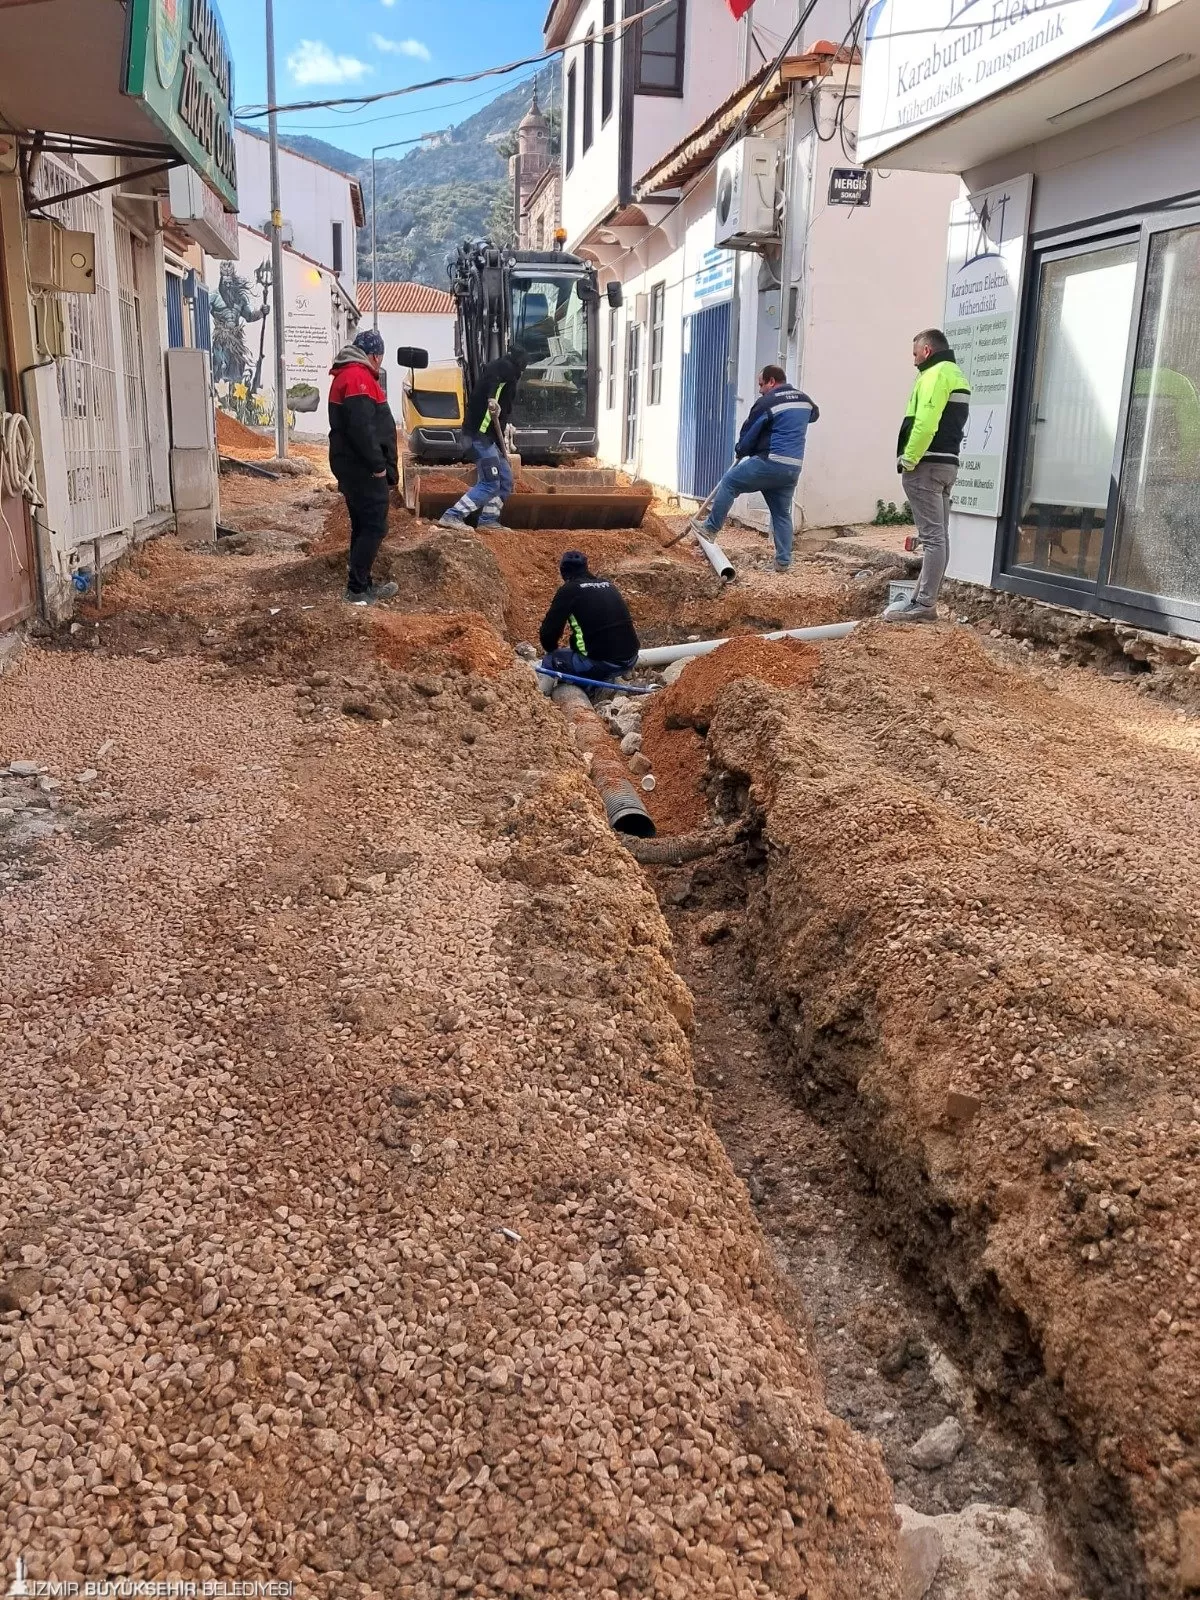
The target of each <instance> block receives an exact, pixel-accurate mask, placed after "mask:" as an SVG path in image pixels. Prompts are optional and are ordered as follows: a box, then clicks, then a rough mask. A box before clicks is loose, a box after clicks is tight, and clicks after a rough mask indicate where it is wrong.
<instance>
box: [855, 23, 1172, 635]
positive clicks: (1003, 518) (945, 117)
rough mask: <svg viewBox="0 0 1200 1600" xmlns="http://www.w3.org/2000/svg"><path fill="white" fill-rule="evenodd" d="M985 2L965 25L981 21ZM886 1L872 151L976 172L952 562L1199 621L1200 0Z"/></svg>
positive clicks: (1030, 591)
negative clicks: (966, 395) (953, 18)
mask: <svg viewBox="0 0 1200 1600" xmlns="http://www.w3.org/2000/svg"><path fill="white" fill-rule="evenodd" d="M969 22H970V18H969V17H967V18H966V19H965V23H969ZM965 23H964V25H963V26H961V27H957V28H949V27H946V26H945V17H944V15H943V13H942V11H941V10H940V9H938V8H936V7H934V6H932V5H931V4H930V0H884V3H883V4H881V5H878V6H876V7H875V8H874V9H873V11H872V16H871V26H870V28H869V29H868V30H867V37H866V41H865V61H864V79H863V103H862V113H861V127H862V133H861V139H862V148H863V154H864V155H865V156H866V157H867V158H868V159H869V160H870V161H871V162H872V163H873V164H877V165H878V166H880V167H882V168H886V169H888V170H889V171H891V172H892V173H893V174H894V175H893V176H892V178H891V179H889V182H890V183H895V182H896V181H897V180H898V178H899V176H900V174H899V173H898V172H897V170H896V169H911V170H913V171H921V172H927V173H936V172H954V173H961V174H962V176H963V179H964V180H965V183H966V185H967V188H968V190H969V191H970V198H969V200H966V201H964V202H962V203H961V206H960V208H959V211H958V213H957V216H956V219H955V223H954V226H953V227H952V229H951V233H950V248H949V260H948V265H947V268H946V276H945V289H944V296H943V302H944V310H943V311H942V313H941V315H940V316H939V318H938V320H939V321H944V322H945V323H946V325H947V332H948V333H949V334H950V336H951V341H952V343H954V344H955V346H956V348H957V349H958V353H959V356H960V360H961V361H962V364H963V365H964V367H965V368H966V370H967V372H968V375H969V376H970V377H971V379H972V387H973V391H974V402H975V403H974V405H973V406H972V413H971V425H970V429H969V431H968V435H967V442H968V446H969V454H968V455H967V456H965V457H964V466H963V471H962V473H961V474H960V477H959V483H958V486H957V489H956V493H955V500H954V504H955V511H954V513H953V514H952V518H951V539H950V547H951V565H950V572H951V575H952V576H955V577H959V578H962V579H967V580H971V581H974V582H976V583H980V584H988V585H994V586H995V587H998V588H1000V589H1005V590H1009V591H1011V592H1014V593H1017V594H1022V595H1028V596H1031V597H1033V598H1036V599H1041V600H1046V601H1052V602H1057V603H1060V604H1065V605H1068V606H1071V607H1076V608H1080V609H1084V610H1089V611H1094V612H1097V613H1099V614H1100V615H1102V616H1108V617H1113V618H1116V619H1119V620H1122V621H1125V622H1129V623H1134V624H1136V625H1138V626H1141V627H1148V628H1157V629H1164V628H1165V629H1169V630H1171V631H1173V632H1176V633H1180V634H1183V635H1186V636H1188V637H1191V638H1200V538H1198V534H1197V530H1198V529H1200V398H1198V396H1200V93H1198V90H1200V49H1198V48H1197V45H1198V43H1200V0H1174V3H1173V0H1111V3H1109V0H1060V3H1059V4H1058V5H1056V6H1055V7H1054V8H1051V9H1049V10H1047V11H1043V9H1042V8H1040V7H1025V6H1014V7H1002V8H998V9H997V11H996V14H995V17H994V18H991V17H989V20H988V25H987V26H986V27H982V26H980V27H976V26H967V25H965Z"/></svg>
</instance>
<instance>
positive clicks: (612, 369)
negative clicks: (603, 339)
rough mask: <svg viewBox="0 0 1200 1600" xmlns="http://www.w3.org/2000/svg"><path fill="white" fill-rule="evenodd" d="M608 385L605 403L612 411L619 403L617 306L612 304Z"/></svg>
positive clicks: (609, 314) (609, 318) (609, 319)
mask: <svg viewBox="0 0 1200 1600" xmlns="http://www.w3.org/2000/svg"><path fill="white" fill-rule="evenodd" d="M605 383H606V385H607V387H606V391H605V396H604V403H605V405H606V406H607V407H608V409H609V410H610V411H611V410H612V409H613V407H614V406H615V405H616V403H617V308H616V306H611V307H610V308H609V313H608V373H607V376H606V378H605Z"/></svg>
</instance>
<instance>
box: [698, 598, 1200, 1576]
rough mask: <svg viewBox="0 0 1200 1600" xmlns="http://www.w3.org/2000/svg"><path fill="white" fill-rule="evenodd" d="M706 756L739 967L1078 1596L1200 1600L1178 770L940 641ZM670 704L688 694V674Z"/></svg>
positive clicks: (723, 727) (782, 712)
mask: <svg viewBox="0 0 1200 1600" xmlns="http://www.w3.org/2000/svg"><path fill="white" fill-rule="evenodd" d="M822 655H823V658H824V660H823V665H822V668H821V671H820V673H819V675H818V677H817V679H816V681H815V682H814V684H813V686H812V687H811V688H810V689H809V690H808V691H807V692H804V693H798V692H795V691H786V690H778V689H771V688H768V687H766V686H764V685H762V684H761V683H756V682H754V681H753V680H750V679H747V680H743V681H742V682H740V683H737V684H735V685H733V686H731V687H730V688H728V689H726V690H725V691H724V693H723V694H722V696H721V697H720V699H719V703H718V710H717V714H716V717H715V720H714V721H713V724H712V728H711V731H710V735H709V755H710V759H711V760H712V762H713V764H714V765H715V766H717V767H719V768H720V769H721V770H722V771H723V772H724V773H726V774H728V775H729V776H728V779H727V789H726V793H727V795H728V796H729V802H728V803H733V804H737V803H740V804H742V805H743V806H746V807H748V808H749V810H750V812H751V814H752V815H756V816H758V817H760V818H761V826H762V830H763V839H762V845H763V848H762V850H761V858H760V859H761V866H760V869H759V873H758V881H757V883H756V884H755V885H754V887H753V888H752V891H751V893H750V897H749V901H748V906H747V915H746V922H745V927H744V930H743V931H742V935H741V938H742V948H743V950H744V952H745V954H746V957H747V959H752V960H753V961H754V963H755V966H754V972H755V983H756V988H757V992H758V994H759V995H760V996H761V998H762V1000H763V1002H764V1003H765V1004H766V1005H767V1006H768V1007H769V1009H770V1013H771V1015H772V1016H773V1018H774V1020H775V1023H776V1026H777V1028H778V1030H779V1031H780V1036H781V1039H782V1040H784V1041H785V1042H786V1048H787V1053H788V1059H789V1061H790V1064H791V1070H792V1073H793V1076H794V1083H795V1087H796V1091H797V1092H798V1093H799V1094H800V1095H801V1096H803V1097H804V1098H806V1099H807V1101H808V1102H809V1103H810V1104H811V1105H813V1106H814V1107H816V1108H819V1109H820V1110H821V1112H822V1114H824V1115H826V1116H828V1117H831V1118H834V1119H836V1122H837V1125H838V1126H839V1128H840V1129H841V1131H842V1133H843V1134H844V1136H845V1137H846V1138H847V1140H848V1141H849V1143H850V1147H851V1148H852V1149H853V1150H854V1152H855V1154H856V1155H857V1157H858V1158H859V1159H860V1161H861V1162H862V1164H863V1166H864V1168H865V1169H866V1170H867V1171H868V1172H869V1174H870V1177H871V1181H872V1183H873V1184H874V1186H875V1188H876V1190H877V1193H878V1198H879V1201H880V1203H881V1204H880V1214H881V1215H882V1216H883V1217H884V1218H886V1219H887V1221H888V1224H889V1226H890V1229H891V1232H892V1235H893V1239H894V1242H895V1243H896V1245H897V1246H898V1247H899V1249H900V1251H901V1252H902V1257H903V1259H904V1260H905V1261H906V1262H907V1263H908V1265H909V1266H910V1268H911V1270H912V1272H913V1273H914V1275H916V1276H917V1277H919V1278H920V1279H921V1280H923V1281H924V1282H925V1283H926V1284H927V1285H928V1287H929V1290H930V1292H931V1294H932V1296H933V1297H934V1298H935V1299H936V1302H937V1305H938V1308H939V1310H940V1313H941V1316H942V1318H943V1320H944V1322H945V1324H946V1326H947V1328H948V1329H949V1330H950V1335H951V1337H952V1339H953V1341H954V1343H955V1345H956V1350H955V1353H956V1355H957V1356H958V1357H959V1359H960V1360H962V1361H963V1362H964V1363H965V1365H966V1366H967V1368H968V1370H969V1372H970V1375H971V1378H972V1379H973V1381H974V1383H975V1385H976V1386H977V1388H978V1390H979V1391H980V1392H981V1393H982V1394H983V1395H984V1396H985V1397H987V1398H988V1399H989V1400H990V1402H991V1404H992V1405H993V1406H994V1407H995V1408H996V1410H997V1412H998V1413H1002V1414H1004V1415H1006V1416H1009V1417H1011V1418H1013V1419H1015V1420H1016V1421H1017V1423H1018V1424H1019V1426H1020V1427H1021V1428H1022V1429H1023V1430H1024V1432H1025V1433H1026V1434H1027V1436H1028V1437H1030V1438H1031V1439H1032V1440H1033V1441H1034V1442H1035V1444H1036V1445H1037V1447H1038V1450H1039V1453H1040V1457H1041V1461H1042V1467H1043V1471H1044V1473H1045V1479H1046V1483H1047V1488H1048V1493H1049V1495H1050V1498H1051V1503H1052V1507H1053V1509H1054V1511H1055V1513H1056V1515H1057V1516H1058V1518H1059V1520H1060V1523H1061V1525H1062V1527H1063V1528H1064V1529H1065V1530H1066V1531H1067V1532H1068V1533H1069V1535H1070V1536H1071V1538H1072V1541H1073V1546H1074V1555H1075V1559H1076V1561H1077V1563H1078V1568H1079V1571H1080V1573H1081V1575H1082V1577H1083V1579H1084V1583H1085V1587H1086V1589H1087V1592H1088V1593H1089V1595H1091V1596H1093V1597H1094V1600H1098V1597H1100V1596H1112V1597H1114V1600H1116V1597H1118V1596H1119V1597H1121V1600H1134V1597H1141V1596H1147V1597H1149V1596H1153V1597H1155V1600H1166V1597H1167V1596H1169V1595H1170V1596H1176V1595H1178V1594H1179V1593H1180V1592H1181V1591H1182V1590H1184V1589H1187V1588H1188V1586H1189V1585H1194V1584H1195V1583H1197V1582H1200V1549H1198V1542H1200V1514H1198V1509H1200V1183H1198V1179H1197V1171H1198V1169H1197V1165H1196V1158H1197V1156H1200V1086H1198V1081H1197V1078H1198V1068H1200V1048H1198V1046H1200V985H1198V984H1197V981H1196V977H1195V973H1196V971H1197V964H1196V959H1197V942H1198V941H1197V924H1196V918H1195V909H1194V908H1195V902H1196V894H1197V888H1198V883H1197V879H1198V877H1200V850H1198V847H1197V840H1198V839H1200V798H1198V790H1197V781H1196V780H1197V772H1198V768H1200V740H1198V738H1197V730H1196V725H1195V723H1194V722H1187V721H1180V720H1177V719H1176V718H1173V717H1171V716H1169V715H1166V714H1164V713H1163V712H1161V711H1157V710H1155V709H1153V708H1148V707H1147V706H1146V705H1145V703H1144V702H1143V703H1139V702H1138V701H1137V699H1136V698H1135V697H1134V696H1133V695H1132V694H1131V693H1130V692H1129V690H1128V689H1126V688H1122V689H1118V688H1117V687H1116V686H1113V685H1108V684H1105V683H1102V682H1100V681H1098V680H1096V679H1094V678H1089V677H1088V676H1087V675H1085V674H1077V673H1076V674H1071V673H1068V672H1058V673H1055V674H1053V675H1052V676H1051V677H1049V678H1047V679H1045V680H1043V679H1041V678H1039V677H1037V676H1035V675H1034V674H1033V673H1032V672H1030V671H1029V670H1028V668H1027V667H1009V666H1006V665H1003V664H1001V663H999V662H997V661H996V660H995V659H993V658H992V657H990V656H989V655H988V654H987V653H986V652H985V651H984V649H983V648H982V647H981V645H980V644H979V643H978V641H977V640H976V639H975V637H974V636H973V635H972V634H971V633H969V632H968V631H967V630H965V629H947V628H942V627H939V628H933V629H928V630H915V629H914V630H903V631H902V630H889V629H888V628H886V627H885V626H881V625H879V626H874V627H871V626H868V627H867V628H865V629H863V630H860V631H859V632H858V633H857V634H855V635H854V636H853V637H852V638H851V639H849V640H847V641H844V642H841V643H839V644H837V645H833V646H826V647H822ZM685 676H686V675H685Z"/></svg>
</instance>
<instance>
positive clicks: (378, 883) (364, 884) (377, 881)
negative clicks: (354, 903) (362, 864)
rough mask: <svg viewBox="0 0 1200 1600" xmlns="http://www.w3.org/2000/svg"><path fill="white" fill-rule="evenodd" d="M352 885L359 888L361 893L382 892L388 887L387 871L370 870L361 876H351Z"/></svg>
mask: <svg viewBox="0 0 1200 1600" xmlns="http://www.w3.org/2000/svg"><path fill="white" fill-rule="evenodd" d="M350 887H351V888H352V889H357V890H358V892H359V894H382V892H383V891H384V889H386V888H387V873H386V872H368V873H364V874H363V876H362V877H360V878H351V879H350Z"/></svg>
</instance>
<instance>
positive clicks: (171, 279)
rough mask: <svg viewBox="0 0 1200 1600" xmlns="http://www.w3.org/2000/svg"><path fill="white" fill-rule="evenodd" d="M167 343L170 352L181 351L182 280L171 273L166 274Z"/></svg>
mask: <svg viewBox="0 0 1200 1600" xmlns="http://www.w3.org/2000/svg"><path fill="white" fill-rule="evenodd" d="M167 343H168V344H169V345H170V347H171V349H172V350H182V349H183V345H184V338H183V279H182V278H177V277H176V276H175V274H174V273H173V272H168V273H167Z"/></svg>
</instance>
